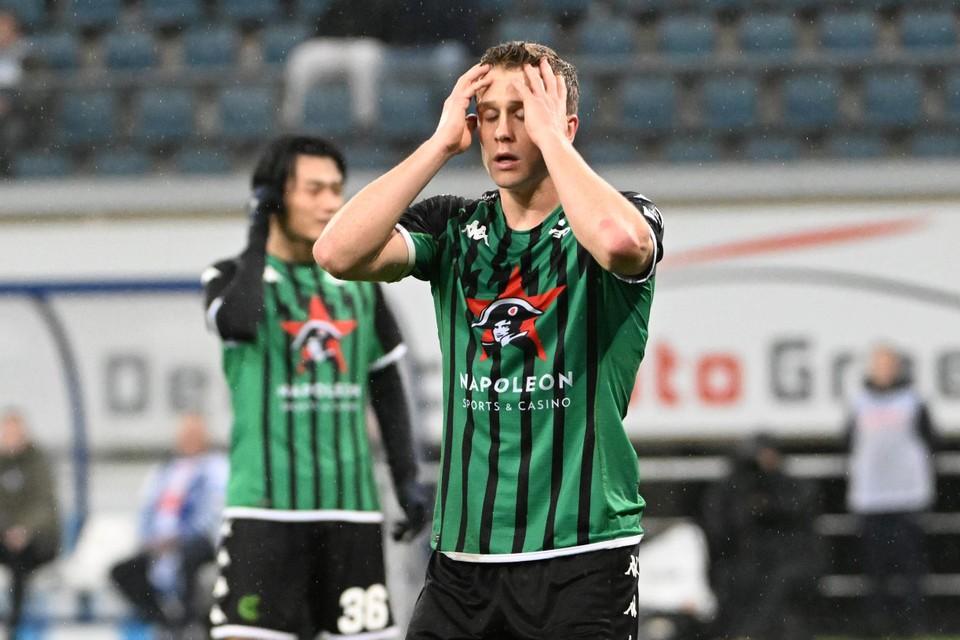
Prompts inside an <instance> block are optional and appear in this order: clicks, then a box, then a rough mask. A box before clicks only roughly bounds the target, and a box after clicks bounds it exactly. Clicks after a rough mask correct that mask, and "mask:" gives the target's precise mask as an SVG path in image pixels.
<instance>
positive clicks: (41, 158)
mask: <svg viewBox="0 0 960 640" xmlns="http://www.w3.org/2000/svg"><path fill="white" fill-rule="evenodd" d="M71 170H72V163H71V162H70V158H68V157H67V156H66V155H64V154H62V153H58V152H56V151H52V150H43V151H26V152H20V153H18V154H17V155H16V156H14V158H13V175H14V177H16V178H62V177H63V176H66V175H67V174H69V173H70V172H71Z"/></svg>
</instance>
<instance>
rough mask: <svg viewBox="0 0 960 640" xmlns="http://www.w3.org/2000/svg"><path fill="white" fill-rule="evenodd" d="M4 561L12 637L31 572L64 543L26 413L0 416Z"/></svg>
mask: <svg viewBox="0 0 960 640" xmlns="http://www.w3.org/2000/svg"><path fill="white" fill-rule="evenodd" d="M0 531H2V535H3V538H2V544H0V564H3V565H5V566H6V567H7V568H8V569H9V570H10V573H11V574H12V597H11V603H10V615H9V617H8V619H7V626H8V628H9V630H10V632H9V634H8V637H9V638H14V637H16V630H17V626H18V625H19V623H20V615H21V613H22V610H23V597H24V591H25V588H26V581H27V578H28V577H29V575H30V574H31V573H32V572H33V571H34V570H35V569H36V568H37V567H39V566H40V565H43V564H46V563H48V562H50V561H51V560H53V558H54V557H55V556H56V555H57V551H58V547H59V543H60V526H59V520H58V517H57V500H56V497H55V495H54V482H53V475H52V472H51V467H50V464H49V462H48V461H47V458H46V456H45V455H44V454H43V452H42V451H40V449H38V448H37V447H36V446H35V445H34V444H33V443H32V442H31V441H30V436H29V434H28V433H27V427H26V423H25V421H24V419H23V416H22V415H21V414H20V413H19V412H18V411H16V410H8V411H7V412H6V413H5V414H4V416H3V418H2V419H0Z"/></svg>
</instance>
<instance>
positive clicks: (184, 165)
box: [173, 147, 230, 175]
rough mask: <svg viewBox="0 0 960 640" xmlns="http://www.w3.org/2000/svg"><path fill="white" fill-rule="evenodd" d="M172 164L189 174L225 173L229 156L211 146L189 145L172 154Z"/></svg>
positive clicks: (228, 164)
mask: <svg viewBox="0 0 960 640" xmlns="http://www.w3.org/2000/svg"><path fill="white" fill-rule="evenodd" d="M173 164H174V166H175V167H176V168H177V171H178V172H179V173H184V174H189V175H210V174H217V173H227V172H229V171H230V156H229V155H228V154H227V153H226V152H224V151H223V150H221V149H215V148H212V147H189V148H185V149H181V150H180V151H178V152H177V153H176V154H175V155H174V157H173Z"/></svg>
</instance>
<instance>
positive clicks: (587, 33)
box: [576, 17, 637, 56]
mask: <svg viewBox="0 0 960 640" xmlns="http://www.w3.org/2000/svg"><path fill="white" fill-rule="evenodd" d="M576 38H577V51H578V52H579V53H584V54H591V55H606V56H626V55H630V54H632V53H633V52H634V50H635V49H636V46H637V43H636V34H635V33H634V30H633V23H632V22H631V21H630V20H618V19H615V18H612V17H610V18H587V19H585V20H584V21H583V22H581V23H580V25H579V27H578V28H577V33H576Z"/></svg>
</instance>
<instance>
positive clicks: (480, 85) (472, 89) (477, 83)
mask: <svg viewBox="0 0 960 640" xmlns="http://www.w3.org/2000/svg"><path fill="white" fill-rule="evenodd" d="M492 83H493V78H490V77H488V76H484V77H482V78H480V79H478V80H474V81H473V82H472V83H470V85H469V86H467V88H466V91H465V93H468V94H469V95H470V97H471V98H472V97H473V96H475V95H477V92H478V91H480V90H482V89H486V88H487V87H489V86H490V85H491V84H492Z"/></svg>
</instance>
